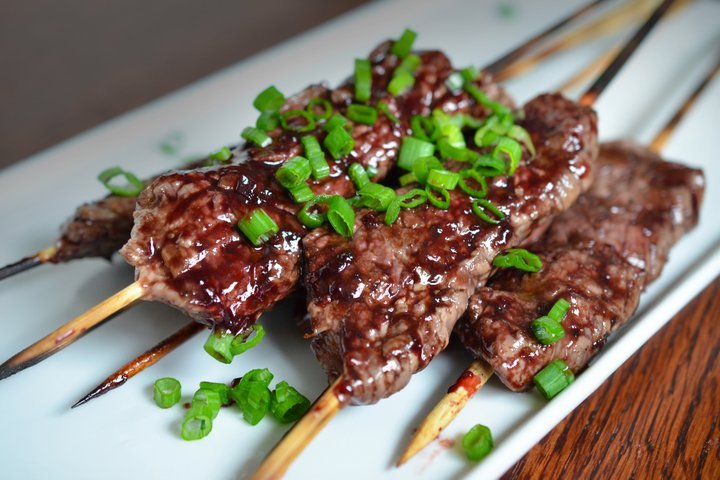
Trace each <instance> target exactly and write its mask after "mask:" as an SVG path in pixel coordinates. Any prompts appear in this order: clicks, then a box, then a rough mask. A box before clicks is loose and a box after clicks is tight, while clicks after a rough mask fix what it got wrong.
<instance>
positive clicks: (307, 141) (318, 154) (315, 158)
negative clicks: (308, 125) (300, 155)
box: [300, 135, 330, 180]
mask: <svg viewBox="0 0 720 480" xmlns="http://www.w3.org/2000/svg"><path fill="white" fill-rule="evenodd" d="M300 141H301V142H302V144H303V147H304V148H305V156H306V157H307V159H308V161H309V162H310V168H311V170H312V176H313V178H314V179H315V180H320V179H322V178H325V177H327V176H329V175H330V165H328V163H327V161H326V160H325V153H324V152H323V151H322V147H320V142H318V139H317V138H315V137H314V136H312V135H305V136H304V137H302V138H301V139H300Z"/></svg>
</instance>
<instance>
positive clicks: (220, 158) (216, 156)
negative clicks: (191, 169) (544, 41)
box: [208, 147, 232, 163]
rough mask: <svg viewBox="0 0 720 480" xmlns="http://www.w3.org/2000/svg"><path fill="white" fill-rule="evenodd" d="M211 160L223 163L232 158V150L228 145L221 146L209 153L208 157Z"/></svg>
mask: <svg viewBox="0 0 720 480" xmlns="http://www.w3.org/2000/svg"><path fill="white" fill-rule="evenodd" d="M208 158H210V159H211V160H213V162H218V163H225V162H227V161H228V160H230V159H231V158H232V152H231V151H230V149H229V148H228V147H223V148H221V149H220V150H218V151H217V152H215V153H211V154H210V156H209V157H208Z"/></svg>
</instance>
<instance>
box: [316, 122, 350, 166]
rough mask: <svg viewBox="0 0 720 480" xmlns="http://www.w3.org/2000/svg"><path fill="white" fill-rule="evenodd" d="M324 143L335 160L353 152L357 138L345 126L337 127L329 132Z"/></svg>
mask: <svg viewBox="0 0 720 480" xmlns="http://www.w3.org/2000/svg"><path fill="white" fill-rule="evenodd" d="M323 145H325V148H327V150H328V152H330V155H332V156H333V158H334V159H335V160H339V159H341V158H342V157H344V156H346V155H348V154H349V153H350V152H352V149H353V147H354V146H355V140H354V139H353V137H352V136H351V135H350V134H349V133H348V132H347V130H345V129H344V128H343V127H335V128H334V129H332V130H331V131H330V133H328V134H327V136H326V137H325V140H324V141H323Z"/></svg>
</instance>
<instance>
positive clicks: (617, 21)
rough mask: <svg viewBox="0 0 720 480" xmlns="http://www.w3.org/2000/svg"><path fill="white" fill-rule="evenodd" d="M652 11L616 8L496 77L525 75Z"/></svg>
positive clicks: (647, 6) (645, 6)
mask: <svg viewBox="0 0 720 480" xmlns="http://www.w3.org/2000/svg"><path fill="white" fill-rule="evenodd" d="M651 8H652V2H647V1H640V2H631V3H628V4H625V5H622V6H620V7H618V8H615V9H613V10H612V11H610V12H608V13H607V14H605V15H603V16H602V17H600V18H599V19H597V20H595V21H593V22H592V23H590V24H588V25H585V26H583V27H581V28H579V29H578V30H577V31H574V32H572V33H569V34H567V35H564V36H563V37H562V38H560V39H558V40H557V41H555V42H554V43H552V44H550V45H549V46H547V47H545V48H543V49H542V50H540V51H538V52H537V53H534V54H533V55H530V56H528V57H526V58H523V59H522V60H518V61H516V62H514V63H513V64H512V65H506V66H505V68H503V69H502V70H501V71H498V72H497V73H496V74H495V79H496V80H497V81H499V82H502V81H504V80H507V79H509V78H511V77H515V76H518V75H522V74H523V73H526V72H529V71H530V70H532V69H534V68H536V67H537V66H538V65H540V64H541V63H542V62H543V61H545V60H546V59H548V58H549V57H551V56H553V55H555V54H556V53H559V52H562V51H564V50H569V49H571V48H573V47H575V46H578V45H581V44H583V43H585V42H590V41H593V40H596V39H598V38H602V37H605V36H607V35H610V34H612V33H615V32H617V31H618V30H620V29H622V28H625V27H628V26H630V25H633V24H635V23H637V22H638V21H640V20H641V19H643V18H645V17H647V15H648V14H649V13H650V10H651Z"/></svg>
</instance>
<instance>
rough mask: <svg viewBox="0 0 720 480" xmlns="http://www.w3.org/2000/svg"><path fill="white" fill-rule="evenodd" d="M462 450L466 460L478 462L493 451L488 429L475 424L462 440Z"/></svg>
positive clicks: (490, 434)
mask: <svg viewBox="0 0 720 480" xmlns="http://www.w3.org/2000/svg"><path fill="white" fill-rule="evenodd" d="M462 448H463V450H465V455H466V456H467V458H468V460H472V461H473V462H479V461H480V460H482V459H483V458H485V457H486V456H487V454H488V453H490V451H491V450H492V449H493V438H492V433H491V432H490V429H489V428H488V427H486V426H485V425H481V424H479V423H478V424H477V425H475V426H474V427H472V428H471V429H470V430H469V431H468V432H467V433H466V434H465V435H464V436H463V439H462Z"/></svg>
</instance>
